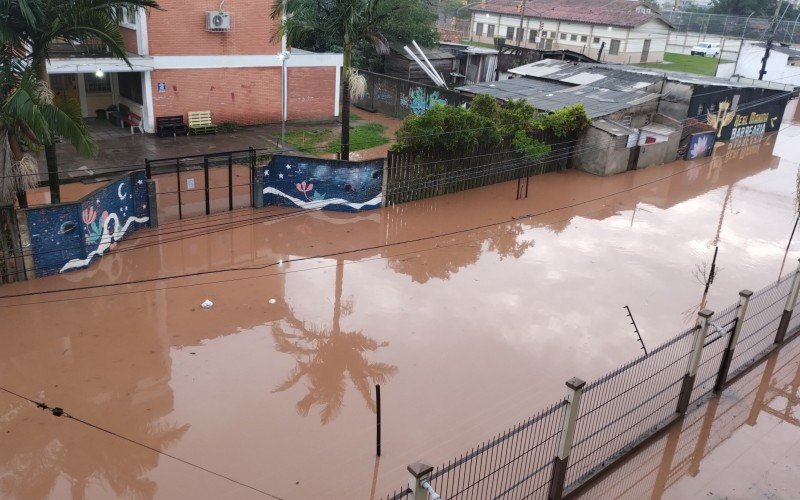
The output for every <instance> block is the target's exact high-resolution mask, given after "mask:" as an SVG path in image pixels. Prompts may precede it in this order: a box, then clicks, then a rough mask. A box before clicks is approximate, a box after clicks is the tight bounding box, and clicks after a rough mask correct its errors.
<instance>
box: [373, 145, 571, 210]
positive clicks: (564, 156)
mask: <svg viewBox="0 0 800 500" xmlns="http://www.w3.org/2000/svg"><path fill="white" fill-rule="evenodd" d="M537 138H538V139H540V140H542V141H543V142H545V143H546V144H551V145H552V146H551V151H550V152H549V153H548V154H547V155H545V156H544V157H542V158H539V159H535V160H534V159H528V158H525V157H524V156H523V155H522V154H520V153H517V152H516V151H515V150H514V147H513V146H512V145H511V144H510V143H508V142H506V143H503V144H501V145H499V146H496V147H492V148H479V149H476V150H474V151H472V152H471V153H470V154H465V153H464V152H463V151H459V152H454V153H448V152H446V151H441V150H427V151H410V152H395V151H389V153H388V155H387V158H386V189H385V193H384V196H385V197H386V202H387V204H393V205H394V204H399V203H405V202H409V201H414V200H421V199H424V198H430V197H433V196H441V195H444V194H449V193H456V192H459V191H464V190H466V189H472V188H476V187H482V186H488V185H490V184H495V183H498V182H506V181H511V180H515V179H520V178H523V177H530V176H532V175H539V174H544V173H548V172H555V171H558V170H564V169H566V168H567V165H568V161H569V158H570V157H571V156H572V154H573V151H574V149H575V145H576V144H577V141H575V140H568V139H559V138H557V137H555V136H552V135H550V134H541V135H540V136H539V137H537Z"/></svg>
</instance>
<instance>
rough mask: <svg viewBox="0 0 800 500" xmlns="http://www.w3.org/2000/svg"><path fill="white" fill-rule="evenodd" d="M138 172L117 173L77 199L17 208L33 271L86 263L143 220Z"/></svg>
mask: <svg viewBox="0 0 800 500" xmlns="http://www.w3.org/2000/svg"><path fill="white" fill-rule="evenodd" d="M144 179H145V175H144V171H138V172H132V173H129V174H125V175H123V176H121V177H118V178H117V179H116V180H114V181H112V182H110V183H109V184H107V185H106V186H104V187H102V188H100V189H97V190H95V191H93V192H92V193H90V194H88V195H86V196H85V197H84V198H83V199H82V200H81V201H78V202H74V203H61V204H57V205H46V206H42V207H34V208H29V209H23V210H21V211H20V212H21V213H22V214H23V218H24V219H25V221H26V223H27V229H28V231H29V233H30V242H31V252H32V253H33V263H34V267H35V275H36V276H37V277H38V276H47V275H51V274H58V273H63V272H65V271H69V270H72V269H80V268H84V267H87V266H89V265H90V264H91V263H92V262H93V261H94V259H95V258H98V257H101V256H102V255H103V254H105V253H106V252H107V251H109V250H113V249H114V248H115V247H116V246H117V242H118V241H120V240H122V239H123V238H125V237H126V236H127V235H128V234H130V233H132V232H133V231H135V230H136V229H139V228H141V227H144V226H145V225H146V223H148V222H149V210H150V206H149V201H148V197H147V186H146V183H145V182H144Z"/></svg>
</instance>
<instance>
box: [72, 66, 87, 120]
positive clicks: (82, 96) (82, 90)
mask: <svg viewBox="0 0 800 500" xmlns="http://www.w3.org/2000/svg"><path fill="white" fill-rule="evenodd" d="M75 76H76V77H77V78H78V100H79V101H80V103H81V116H82V117H84V118H87V117H88V116H89V104H88V103H87V102H86V80H84V79H83V73H77V74H76V75H75Z"/></svg>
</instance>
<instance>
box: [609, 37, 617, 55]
mask: <svg viewBox="0 0 800 500" xmlns="http://www.w3.org/2000/svg"><path fill="white" fill-rule="evenodd" d="M619 44H620V41H619V40H611V46H610V47H609V48H608V53H609V54H611V55H612V56H616V55H619Z"/></svg>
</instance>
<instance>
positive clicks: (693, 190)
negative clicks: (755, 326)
mask: <svg viewBox="0 0 800 500" xmlns="http://www.w3.org/2000/svg"><path fill="white" fill-rule="evenodd" d="M791 107H792V109H791V110H790V111H789V114H788V115H787V119H786V123H785V125H784V128H783V130H782V131H781V132H780V133H779V134H777V135H770V136H767V137H765V138H763V139H762V140H757V141H753V140H751V141H748V142H747V143H743V144H737V145H735V146H736V147H722V148H718V149H717V151H716V152H715V156H714V157H713V158H708V159H704V160H699V161H694V162H684V161H679V162H675V163H673V164H670V165H665V166H661V167H654V168H649V169H646V170H641V171H634V172H628V173H625V174H621V175H617V176H613V177H609V178H599V177H595V176H592V175H589V174H585V173H582V172H577V171H566V172H561V173H554V174H548V175H543V176H539V177H535V178H533V179H532V180H531V183H530V190H529V195H528V197H527V199H523V200H516V199H515V198H516V191H517V185H516V182H513V183H504V184H498V185H494V186H489V187H486V188H481V189H475V190H471V191H466V192H462V193H458V194H455V195H449V196H443V197H439V198H435V199H429V200H424V201H420V202H415V203H408V204H404V205H400V206H397V207H392V208H388V209H382V210H377V211H372V212H366V213H362V214H344V213H334V212H304V213H298V212H294V211H292V210H289V209H287V208H280V207H273V208H268V209H263V210H249V209H246V210H239V211H234V212H231V213H219V214H215V215H212V216H210V217H201V218H194V219H190V220H184V221H181V222H167V223H165V224H163V225H162V226H161V227H159V228H157V229H155V230H152V231H149V230H148V231H140V232H138V233H135V235H133V236H132V237H131V238H130V239H128V240H126V241H125V242H123V243H122V244H120V246H119V247H118V248H117V250H116V251H115V252H113V253H110V254H108V255H106V256H105V257H103V258H102V259H101V260H100V261H99V262H97V263H95V264H94V265H93V266H92V267H91V268H90V269H88V270H84V271H77V272H73V273H68V274H64V275H60V276H55V277H50V278H45V279H38V280H34V281H30V282H25V283H19V284H15V285H11V286H4V287H3V288H2V289H0V295H2V296H8V295H20V296H18V297H16V298H0V317H1V318H2V323H1V324H2V327H1V328H2V334H1V335H0V380H2V384H0V385H2V387H4V388H6V389H9V390H12V391H15V392H17V393H19V394H22V395H25V396H27V397H29V398H31V399H34V400H37V401H39V400H41V401H45V402H47V403H48V404H49V405H51V406H59V407H62V408H64V409H65V410H66V411H67V412H68V413H70V414H71V415H73V416H76V417H79V418H81V419H83V420H85V421H87V422H91V423H93V424H96V425H98V426H101V427H104V428H105V429H108V430H110V431H113V432H115V433H118V434H119V435H122V436H125V437H126V438H129V439H131V440H134V441H137V442H139V443H141V444H144V445H146V446H148V447H151V448H154V449H157V450H159V451H162V452H164V453H168V454H169V455H171V456H172V457H177V458H179V459H181V460H185V461H187V462H191V463H192V464H195V465H197V466H200V467H203V468H205V469H208V470H211V471H214V472H216V473H219V474H223V475H226V476H229V477H230V478H233V479H235V480H236V481H239V482H241V483H245V484H247V485H250V486H252V487H253V488H257V489H259V490H262V491H264V492H268V493H270V494H272V495H274V496H276V497H280V498H300V499H305V498H370V497H371V496H372V495H373V494H374V495H375V496H376V497H378V496H383V495H385V494H386V493H388V492H389V491H390V490H393V489H396V488H397V487H399V486H401V484H402V483H404V482H405V480H406V473H405V467H406V465H407V464H409V463H411V462H414V461H416V460H419V459H424V460H427V461H429V462H431V463H433V464H439V463H441V462H445V461H447V460H448V459H451V458H453V457H454V456H455V455H456V454H458V453H461V452H464V451H466V450H468V449H469V448H470V447H473V446H475V445H477V444H479V443H480V442H481V441H483V440H485V439H487V438H489V437H492V436H493V435H495V434H497V433H498V432H500V431H502V430H504V429H505V428H508V427H510V426H511V425H513V424H515V423H516V422H518V421H519V420H521V419H523V418H525V417H527V416H529V415H531V414H533V413H534V412H536V411H538V410H539V409H541V408H543V407H544V406H546V405H549V404H550V403H551V402H553V401H554V400H555V399H557V398H559V397H561V396H562V395H563V392H564V381H565V380H567V379H569V378H570V377H573V376H578V377H581V378H583V379H586V380H591V379H593V378H595V377H598V376H600V375H602V374H603V373H604V372H607V371H609V370H611V369H613V368H615V367H617V366H618V365H620V364H622V363H624V362H626V361H628V360H630V359H631V358H632V357H634V356H637V355H638V354H639V353H640V352H641V351H640V347H639V345H638V343H637V340H636V335H635V333H634V332H633V330H632V328H631V326H630V320H629V319H628V318H627V316H626V311H625V309H624V308H623V306H625V305H628V306H630V308H631V310H632V312H633V315H634V317H635V319H636V322H637V324H638V326H639V328H640V330H641V333H642V337H643V339H644V342H645V343H646V345H647V346H648V347H651V346H655V345H657V344H658V343H660V342H662V341H664V340H666V339H668V338H670V337H672V336H674V335H675V334H677V333H678V332H679V331H680V330H681V329H683V328H684V327H685V326H687V325H689V324H690V323H691V322H693V321H694V315H695V313H696V311H697V310H698V308H699V307H700V305H701V302H702V303H703V306H705V307H709V308H711V309H717V310H721V309H722V308H724V307H725V306H727V305H729V304H731V303H733V302H734V301H735V300H736V299H737V297H738V292H739V290H741V289H743V288H750V289H753V290H755V289H759V288H761V287H763V286H765V285H767V284H768V283H770V282H772V281H774V280H776V279H777V278H778V276H779V274H780V273H781V272H783V273H787V272H790V271H792V270H794V269H795V267H796V264H797V257H798V251H797V250H798V249H800V246H798V243H797V242H796V241H795V242H794V243H792V245H791V246H790V248H788V252H787V244H788V242H789V235H790V234H791V231H792V227H793V225H794V223H795V217H796V211H795V203H796V191H797V171H798V164H797V163H796V162H795V161H794V159H795V158H796V157H797V154H798V152H800V148H798V138H800V128H798V126H797V124H800V122H793V121H791V120H790V117H791V116H793V115H794V114H795V110H794V103H792V104H791ZM795 118H796V119H797V117H795ZM442 235H444V236H442ZM796 239H797V238H795V240H796ZM715 246H718V248H719V256H718V260H717V265H718V273H717V277H716V280H715V282H714V283H713V285H712V286H711V289H710V292H709V294H708V296H707V297H706V298H705V300H703V297H702V295H703V288H704V285H703V283H702V280H701V279H700V278H699V277H698V275H700V274H702V270H703V269H704V266H705V267H706V268H707V267H708V266H710V264H711V259H712V256H713V254H714V248H715ZM64 289H74V290H72V291H65V292H56V291H57V290H64ZM205 299H210V300H211V301H213V302H214V306H213V307H212V308H211V309H202V308H201V307H200V303H201V302H203V301H204V300H205ZM375 383H380V384H381V396H382V416H383V418H382V432H383V442H382V452H383V453H382V457H381V459H380V461H377V460H376V459H375V413H374V405H375V403H374V384H375ZM0 415H2V416H1V417H0V433H1V434H2V444H3V445H2V447H0V496H2V497H7V498H26V499H27V498H47V497H52V498H64V497H70V496H73V497H85V498H108V497H116V496H124V497H134V496H138V497H144V498H183V497H195V498H259V497H263V496H264V495H263V494H262V493H258V492H256V491H254V490H252V489H248V488H247V487H245V486H242V485H239V484H236V483H234V482H231V481H229V480H226V479H224V478H221V477H219V476H215V475H213V474H211V473H209V472H207V471H203V470H201V469H199V468H197V467H192V466H190V465H188V464H186V463H184V462H181V461H179V460H176V459H175V458H171V457H169V456H165V455H160V454H158V453H156V452H154V451H152V450H151V449H148V448H144V447H142V446H138V445H136V444H133V443H131V442H129V441H125V440H123V439H121V438H119V437H115V436H112V435H110V434H107V433H104V432H101V431H99V430H97V429H94V428H91V427H88V426H86V425H83V424H81V423H79V422H77V421H75V420H68V419H65V418H63V417H62V418H56V417H54V416H53V415H51V414H49V413H45V412H43V411H41V410H39V409H37V408H36V407H35V406H33V405H32V404H30V403H28V402H26V401H23V400H20V399H17V398H15V397H13V396H10V395H8V394H2V393H0Z"/></svg>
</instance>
